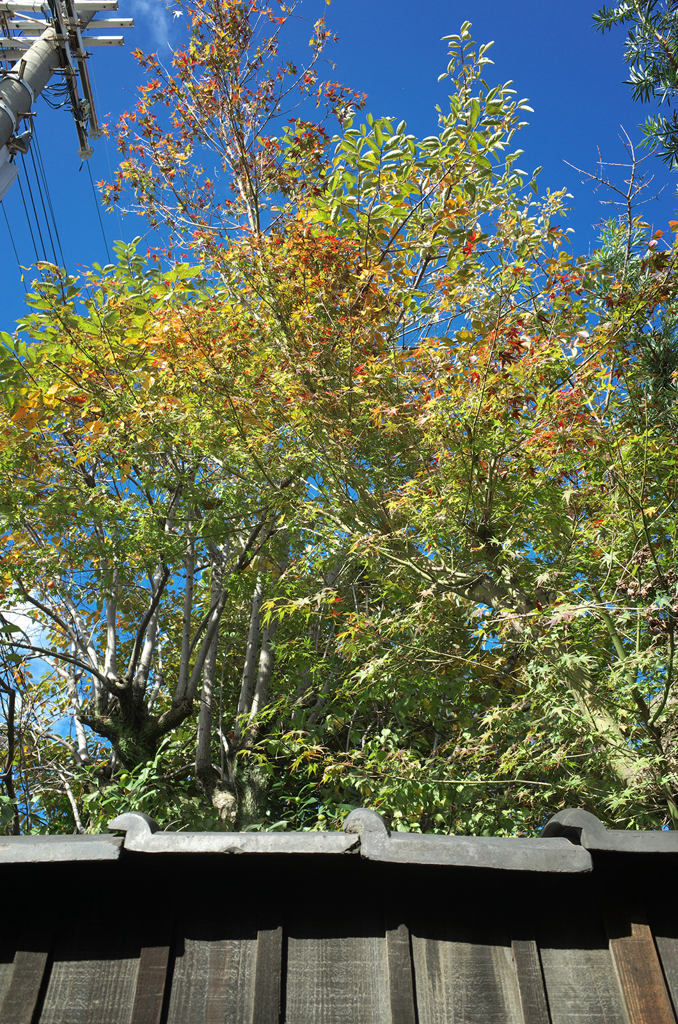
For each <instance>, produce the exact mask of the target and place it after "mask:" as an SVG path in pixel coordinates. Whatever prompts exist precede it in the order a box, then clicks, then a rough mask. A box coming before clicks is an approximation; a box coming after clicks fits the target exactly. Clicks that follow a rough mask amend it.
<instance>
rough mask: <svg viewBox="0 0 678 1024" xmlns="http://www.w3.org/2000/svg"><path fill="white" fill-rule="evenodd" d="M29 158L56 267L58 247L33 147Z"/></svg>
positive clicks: (30, 149)
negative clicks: (53, 234)
mask: <svg viewBox="0 0 678 1024" xmlns="http://www.w3.org/2000/svg"><path fill="white" fill-rule="evenodd" d="M28 156H29V157H30V158H31V164H32V166H33V174H34V175H35V186H36V191H37V193H38V199H39V201H40V205H41V206H42V213H43V216H44V218H45V229H46V233H47V236H48V238H49V244H50V247H51V249H52V256H53V257H54V259H53V260H52V262H53V263H54V265H55V266H56V265H57V264H58V262H59V261H58V259H57V254H56V246H55V244H54V238H53V237H52V229H51V227H50V224H49V217H48V216H47V207H46V206H45V193H44V192H43V189H42V184H41V182H40V177H39V175H38V168H37V166H36V163H35V151H34V150H33V147H32V146H31V147H30V148H29V150H28ZM24 167H26V161H25V160H24ZM26 179H28V171H26Z"/></svg>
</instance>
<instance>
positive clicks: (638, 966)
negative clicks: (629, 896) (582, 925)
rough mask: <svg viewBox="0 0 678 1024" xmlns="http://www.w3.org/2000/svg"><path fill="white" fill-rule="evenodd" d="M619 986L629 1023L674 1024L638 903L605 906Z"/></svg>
mask: <svg viewBox="0 0 678 1024" xmlns="http://www.w3.org/2000/svg"><path fill="white" fill-rule="evenodd" d="M605 924H606V927H607V931H608V936H609V939H610V952H611V954H612V958H613V960H614V964H615V968H616V971H617V977H618V979H619V986H620V988H621V991H622V994H623V996H624V1002H625V1003H626V1009H627V1012H628V1015H629V1021H630V1024H676V1017H675V1015H674V1013H673V1007H672V1005H671V999H670V997H669V993H668V990H667V988H666V983H665V981H664V975H663V973H662V968H661V964H660V962H659V957H658V955H657V949H656V947H655V944H654V939H653V937H652V932H651V930H650V926H649V925H648V923H647V919H646V918H645V914H644V912H643V910H642V908H641V907H640V905H638V904H628V905H626V906H622V907H620V906H618V905H617V906H615V905H614V904H613V903H612V902H611V901H610V900H609V899H608V900H607V901H606V906H605Z"/></svg>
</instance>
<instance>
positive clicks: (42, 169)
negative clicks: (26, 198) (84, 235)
mask: <svg viewBox="0 0 678 1024" xmlns="http://www.w3.org/2000/svg"><path fill="white" fill-rule="evenodd" d="M33 141H34V143H35V146H36V150H37V156H38V166H39V168H40V174H41V176H42V181H43V184H44V188H45V193H46V195H47V205H48V206H49V212H50V214H51V216H52V224H53V225H54V234H55V235H56V240H57V245H58V246H59V253H60V255H61V266H62V267H63V268H64V270H66V257H65V256H64V250H63V249H62V247H61V238H60V237H59V228H58V226H57V222H56V217H55V216H54V207H53V206H52V197H51V195H50V191H49V182H48V179H47V175H46V174H45V165H44V163H43V159H42V151H41V149H40V142H39V141H38V137H37V135H36V134H35V129H33Z"/></svg>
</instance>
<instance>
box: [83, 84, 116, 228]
mask: <svg viewBox="0 0 678 1024" xmlns="http://www.w3.org/2000/svg"><path fill="white" fill-rule="evenodd" d="M89 73H90V78H91V79H92V85H93V86H94V95H95V97H96V104H97V107H98V108H99V110H101V103H100V102H99V90H98V89H97V80H96V75H95V74H94V68H90V69H89ZM104 149H105V150H106V160H107V162H108V172H109V174H110V176H111V177H110V180H111V181H113V180H114V179H115V175H114V174H113V168H112V167H111V154H110V152H109V150H108V134H107V133H104ZM115 215H116V217H117V218H118V227H119V229H120V238H121V239H122V237H123V230H122V220H121V219H120V210H119V209H118V207H117V206H116V207H115Z"/></svg>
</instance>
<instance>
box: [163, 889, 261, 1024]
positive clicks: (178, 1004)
mask: <svg viewBox="0 0 678 1024" xmlns="http://www.w3.org/2000/svg"><path fill="white" fill-rule="evenodd" d="M247 893H248V889H247V888H246V887H244V888H243V890H242V893H241V892H240V891H239V890H237V889H236V890H235V891H231V890H230V889H229V888H228V887H224V891H223V894H222V895H215V896H213V898H212V899H210V900H208V901H205V900H204V899H201V900H195V901H191V900H186V901H185V902H182V904H181V908H180V913H179V914H178V920H177V925H176V929H175V937H174V943H173V950H172V982H171V994H170V999H169V1010H168V1015H167V1019H168V1022H169V1024H189V1022H190V1024H226V1022H227V1024H252V1006H253V1002H254V983H255V967H256V954H257V922H256V919H255V915H254V912H253V908H252V904H253V901H252V900H250V901H249V902H246V901H245V900H244V899H243V900H242V901H241V900H240V899H239V896H240V895H243V897H244V896H245V895H246V894H247Z"/></svg>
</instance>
